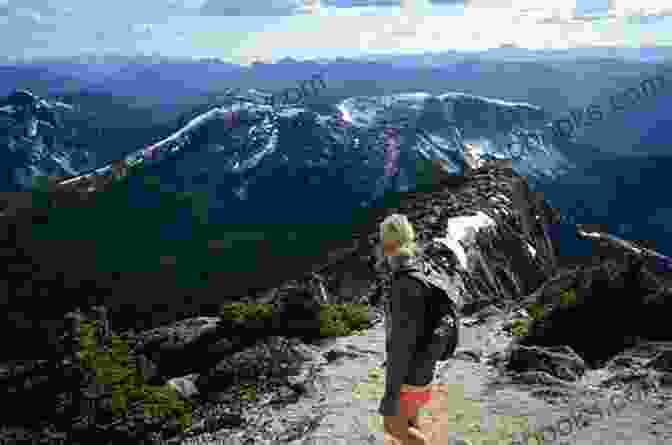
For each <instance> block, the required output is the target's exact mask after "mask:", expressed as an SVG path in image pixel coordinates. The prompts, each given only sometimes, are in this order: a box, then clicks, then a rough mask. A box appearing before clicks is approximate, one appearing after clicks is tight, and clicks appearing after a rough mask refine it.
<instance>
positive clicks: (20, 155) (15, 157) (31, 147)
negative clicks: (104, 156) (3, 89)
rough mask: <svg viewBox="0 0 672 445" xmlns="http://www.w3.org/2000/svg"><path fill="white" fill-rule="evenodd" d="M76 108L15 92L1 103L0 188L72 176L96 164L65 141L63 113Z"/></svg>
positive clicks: (23, 187)
mask: <svg viewBox="0 0 672 445" xmlns="http://www.w3.org/2000/svg"><path fill="white" fill-rule="evenodd" d="M73 109H74V108H73V107H72V106H71V105H69V104H64V103H62V102H58V101H47V100H44V99H40V98H39V97H36V96H34V95H33V94H32V93H30V92H28V91H15V92H14V93H13V94H11V95H10V96H8V97H7V98H6V99H5V100H4V101H3V103H0V164H1V165H2V170H3V171H2V177H1V178H0V187H2V190H0V191H20V190H26V189H29V188H31V187H32V186H33V182H32V178H33V177H36V176H49V175H51V176H71V175H75V174H78V173H79V172H81V171H82V170H83V169H86V168H91V166H92V165H94V159H93V155H92V153H90V152H87V151H85V150H81V149H76V148H74V147H72V146H70V144H67V143H65V142H64V139H67V137H66V138H64V136H68V131H69V130H70V129H67V128H64V127H63V125H62V115H63V114H64V113H67V112H72V111H73Z"/></svg>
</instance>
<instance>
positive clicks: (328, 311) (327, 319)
mask: <svg viewBox="0 0 672 445" xmlns="http://www.w3.org/2000/svg"><path fill="white" fill-rule="evenodd" d="M368 326H369V318H368V309H367V306H366V305H364V304H323V305H321V306H320V337H342V336H347V335H351V334H352V333H353V332H355V331H358V330H361V329H364V328H366V327H368Z"/></svg>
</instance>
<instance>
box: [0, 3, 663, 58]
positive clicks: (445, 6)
mask: <svg viewBox="0 0 672 445" xmlns="http://www.w3.org/2000/svg"><path fill="white" fill-rule="evenodd" d="M540 5H543V6H540ZM666 5H667V6H666ZM502 44H514V45H517V46H519V47H523V48H529V49H567V48H573V47H585V46H619V47H629V48H637V47H640V46H653V45H660V46H670V45H672V1H670V0H463V1H459V0H108V1H101V0H0V54H3V55H6V56H8V57H10V58H18V59H24V58H32V57H43V56H72V55H77V54H81V53H89V54H91V53H96V54H101V53H116V54H147V55H150V54H159V55H162V56H167V57H194V58H210V57H213V58H218V59H222V60H225V61H229V62H233V63H239V64H249V63H252V62H254V61H263V62H273V61H277V60H278V59H280V58H284V57H293V58H296V59H300V60H305V59H313V58H335V57H339V56H340V57H357V56H360V55H364V54H404V53H407V54H412V53H423V52H440V51H446V50H457V51H479V50H486V49H489V48H497V47H499V46H500V45H502Z"/></svg>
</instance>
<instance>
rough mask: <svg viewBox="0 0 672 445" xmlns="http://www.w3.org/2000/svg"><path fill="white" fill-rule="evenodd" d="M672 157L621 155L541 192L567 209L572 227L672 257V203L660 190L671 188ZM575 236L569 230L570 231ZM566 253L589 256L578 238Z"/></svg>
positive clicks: (568, 241)
mask: <svg viewBox="0 0 672 445" xmlns="http://www.w3.org/2000/svg"><path fill="white" fill-rule="evenodd" d="M669 169H672V156H647V157H631V156H616V157H613V156H612V157H610V158H603V159H599V160H598V159H594V160H593V162H592V163H590V164H585V165H582V166H579V167H577V168H576V169H573V170H571V171H569V172H568V173H567V174H566V175H564V176H562V177H560V178H558V179H557V180H556V181H554V182H552V183H550V182H549V183H546V184H544V185H543V187H540V189H542V190H543V192H544V196H545V197H546V198H547V199H548V200H549V202H550V203H551V204H552V205H553V207H556V208H559V209H562V213H563V217H564V220H565V221H566V222H567V227H571V226H572V225H573V224H576V223H579V222H580V223H590V224H597V225H601V226H602V227H605V228H606V229H607V230H608V231H609V232H611V233H613V234H616V235H618V236H621V237H624V238H628V239H632V240H637V241H643V243H644V244H645V245H648V246H650V247H652V248H654V249H656V250H659V251H660V252H663V253H670V252H672V237H671V236H670V235H671V232H670V229H669V224H667V223H668V221H669V217H670V207H672V202H671V201H670V200H668V199H666V197H665V196H664V195H661V194H660V191H662V190H666V188H667V187H668V184H669V179H668V172H669V171H670V170H669ZM568 231H569V229H568ZM561 250H562V251H563V252H566V253H569V252H571V253H573V254H577V253H582V254H589V250H587V248H586V246H585V243H581V242H580V241H577V240H576V237H575V236H573V234H571V235H568V236H566V237H564V238H563V243H562V247H561Z"/></svg>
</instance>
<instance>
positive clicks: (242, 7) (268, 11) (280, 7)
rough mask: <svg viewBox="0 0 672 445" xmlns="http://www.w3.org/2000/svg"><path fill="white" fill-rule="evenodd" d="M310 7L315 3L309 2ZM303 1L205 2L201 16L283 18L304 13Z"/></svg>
mask: <svg viewBox="0 0 672 445" xmlns="http://www.w3.org/2000/svg"><path fill="white" fill-rule="evenodd" d="M236 3H237V4H236ZM309 3H310V4H311V5H312V4H314V3H315V2H313V1H311V2H309ZM305 9H306V8H305V6H304V0H270V1H269V0H245V1H241V0H238V1H237V2H235V3H234V2H232V1H231V0H207V1H206V2H205V4H203V6H201V8H200V13H201V15H214V16H283V15H294V14H301V13H303V12H304V11H305Z"/></svg>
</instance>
